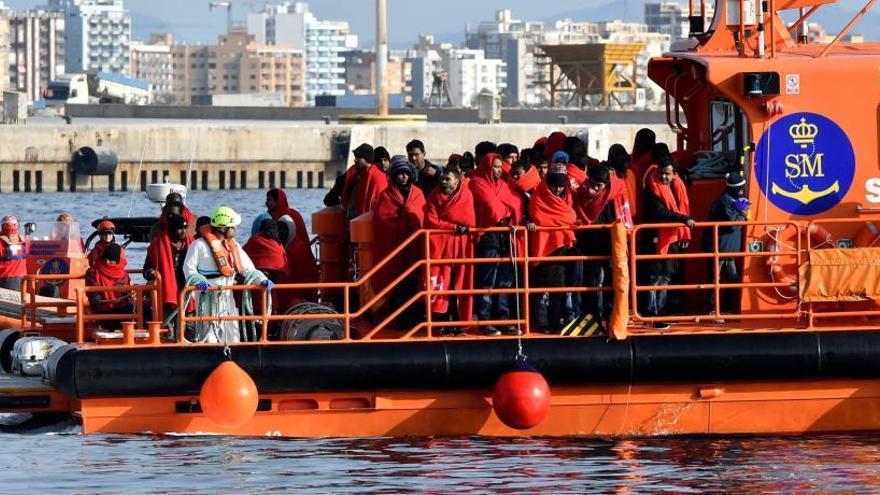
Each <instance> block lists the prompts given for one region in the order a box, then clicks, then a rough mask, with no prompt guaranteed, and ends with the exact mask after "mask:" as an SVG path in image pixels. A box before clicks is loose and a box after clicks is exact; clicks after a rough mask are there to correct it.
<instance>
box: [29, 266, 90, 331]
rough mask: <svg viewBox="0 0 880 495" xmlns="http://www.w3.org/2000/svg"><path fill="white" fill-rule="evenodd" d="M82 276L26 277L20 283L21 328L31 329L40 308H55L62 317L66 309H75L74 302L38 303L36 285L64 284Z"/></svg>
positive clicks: (80, 278)
mask: <svg viewBox="0 0 880 495" xmlns="http://www.w3.org/2000/svg"><path fill="white" fill-rule="evenodd" d="M83 278H84V275H70V274H64V275H40V274H37V275H27V276H25V277H24V280H22V282H21V288H20V297H21V327H22V328H33V327H34V326H36V323H37V321H38V319H39V317H38V315H37V312H38V310H39V309H40V308H55V310H56V312H58V313H59V314H60V315H63V314H64V313H65V312H66V309H67V308H72V307H76V301H69V300H60V299H56V300H55V301H38V300H37V290H38V289H37V285H38V284H39V283H40V282H66V281H69V280H82V279H83Z"/></svg>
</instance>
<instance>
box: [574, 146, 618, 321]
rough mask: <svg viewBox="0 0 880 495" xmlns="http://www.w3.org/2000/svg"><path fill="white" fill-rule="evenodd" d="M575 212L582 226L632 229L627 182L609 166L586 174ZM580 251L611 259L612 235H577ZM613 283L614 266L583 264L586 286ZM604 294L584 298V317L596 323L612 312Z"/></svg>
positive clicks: (593, 232)
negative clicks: (617, 223)
mask: <svg viewBox="0 0 880 495" xmlns="http://www.w3.org/2000/svg"><path fill="white" fill-rule="evenodd" d="M574 206H575V212H576V213H577V216H578V221H579V222H580V223H581V224H583V225H611V224H613V223H614V222H617V221H620V222H623V223H624V224H625V225H626V226H627V227H632V217H631V216H630V214H629V201H628V200H627V190H626V182H625V181H624V180H623V179H620V178H618V177H617V175H616V174H615V173H614V172H613V171H612V170H611V169H610V168H609V167H608V166H607V164H604V163H603V164H601V165H599V166H596V167H592V168H590V169H589V170H588V171H587V181H586V182H584V184H583V185H582V186H581V188H580V189H578V191H577V193H576V194H575V202H574ZM577 238H578V250H579V251H580V253H581V254H583V255H585V256H611V234H610V232H609V231H608V230H606V229H587V230H581V231H579V232H578V233H577ZM610 282H611V264H610V263H609V262H608V261H599V260H594V261H585V262H584V285H585V286H586V287H604V286H608V285H610ZM607 296H608V295H607V294H605V293H602V292H587V293H584V294H583V296H582V297H581V309H582V312H583V314H589V315H592V316H593V317H594V318H595V320H596V321H597V322H602V321H604V317H605V315H607V314H608V313H609V310H610V308H611V299H610V297H607Z"/></svg>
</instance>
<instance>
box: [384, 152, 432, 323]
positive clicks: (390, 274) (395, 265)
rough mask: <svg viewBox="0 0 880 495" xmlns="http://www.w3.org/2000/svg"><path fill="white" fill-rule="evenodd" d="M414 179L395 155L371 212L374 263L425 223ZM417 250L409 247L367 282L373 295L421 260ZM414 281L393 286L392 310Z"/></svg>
mask: <svg viewBox="0 0 880 495" xmlns="http://www.w3.org/2000/svg"><path fill="white" fill-rule="evenodd" d="M415 178H416V169H415V167H414V166H413V165H412V164H411V163H410V162H409V161H407V159H406V157H404V156H402V155H395V156H394V157H392V158H391V167H390V168H389V169H388V187H387V188H386V189H385V190H384V191H383V192H382V194H380V195H379V197H378V198H377V199H376V206H375V208H374V209H373V232H375V233H376V236H375V241H374V244H373V256H374V260H375V261H376V262H379V261H381V260H383V259H385V258H386V257H387V256H388V255H389V254H391V252H392V251H394V250H395V249H397V248H398V247H400V245H401V244H403V243H404V242H405V241H406V240H407V239H408V238H409V237H410V236H412V234H413V233H415V232H416V231H417V230H419V229H421V228H422V225H423V223H424V220H425V196H424V195H423V194H422V191H421V190H420V189H419V188H418V187H413V186H414V182H415ZM420 247H421V245H420V244H418V243H416V244H415V245H412V246H410V248H408V249H406V250H404V251H403V252H401V253H398V255H396V256H394V257H393V258H391V259H390V260H389V262H388V263H386V265H385V266H384V267H383V268H382V269H380V270H379V271H378V272H376V274H375V275H374V277H373V281H372V282H371V283H372V287H373V289H374V291H375V292H379V291H381V290H383V289H384V288H385V287H387V286H388V285H389V284H390V283H391V282H393V281H394V280H395V279H396V278H397V277H398V276H399V275H400V274H401V273H403V272H404V271H405V270H406V269H407V268H409V267H410V266H411V265H412V264H413V263H416V262H417V261H418V260H419V258H420V257H421V253H422V251H421V250H420V249H419V248H420ZM417 273H420V272H417ZM416 277H417V276H412V277H408V278H407V279H406V280H404V281H402V282H401V283H400V284H398V285H397V286H396V288H395V289H394V292H393V293H392V294H393V296H392V301H391V304H392V306H391V307H392V308H394V309H397V308H398V307H399V306H400V305H401V304H403V303H404V302H406V300H407V299H409V297H410V296H412V294H413V293H414V292H415V291H416V283H415V278H416ZM407 314H408V313H407Z"/></svg>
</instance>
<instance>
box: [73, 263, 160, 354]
mask: <svg viewBox="0 0 880 495" xmlns="http://www.w3.org/2000/svg"><path fill="white" fill-rule="evenodd" d="M128 273H130V274H131V273H140V270H128ZM93 292H117V293H125V292H133V293H134V297H133V300H134V312H133V313H119V314H102V313H88V312H87V311H86V310H85V309H86V304H87V302H88V295H89V294H91V293H93ZM146 293H149V294H150V298H151V301H152V311H151V320H150V321H151V322H158V321H162V277H161V275H160V274H159V273H158V272H156V274H155V278H154V279H153V283H152V284H147V285H134V284H132V285H124V286H113V287H78V288H77V289H76V301H75V304H76V314H77V318H76V341H77V343H79V344H83V343H84V342H85V337H86V325H87V324H88V323H93V322H102V321H122V322H132V321H133V322H136V324H137V328H144V322H145V319H144V295H145V294H146Z"/></svg>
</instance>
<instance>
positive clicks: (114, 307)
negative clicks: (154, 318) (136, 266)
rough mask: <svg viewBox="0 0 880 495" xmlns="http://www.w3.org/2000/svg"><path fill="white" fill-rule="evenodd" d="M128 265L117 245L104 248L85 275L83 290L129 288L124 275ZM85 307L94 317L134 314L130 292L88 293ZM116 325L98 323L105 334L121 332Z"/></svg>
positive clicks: (123, 251)
mask: <svg viewBox="0 0 880 495" xmlns="http://www.w3.org/2000/svg"><path fill="white" fill-rule="evenodd" d="M127 263H128V261H127V260H126V259H125V250H124V249H123V248H122V246H120V245H119V244H110V245H108V246H107V247H105V248H104V250H103V252H102V253H101V256H100V257H98V259H97V260H96V263H95V266H93V267H92V268H90V269H89V270H88V271H87V272H86V287H108V288H110V287H123V286H127V285H131V279H130V278H129V277H128V273H127V272H126V268H127ZM88 298H89V305H90V306H91V310H92V313H94V314H130V313H133V312H134V305H133V304H132V295H131V292H130V291H115V290H112V289H108V290H106V291H103V292H89V293H88ZM121 326H122V325H121V322H119V321H104V322H101V327H102V328H104V329H107V330H116V329H119V328H121Z"/></svg>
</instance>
